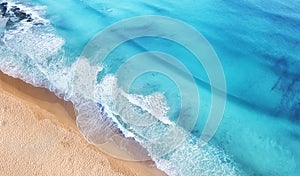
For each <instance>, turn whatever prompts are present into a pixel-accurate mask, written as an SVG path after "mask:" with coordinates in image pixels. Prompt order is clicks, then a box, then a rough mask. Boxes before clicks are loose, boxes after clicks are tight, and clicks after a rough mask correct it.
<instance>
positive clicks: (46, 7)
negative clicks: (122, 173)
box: [0, 0, 300, 175]
mask: <svg viewBox="0 0 300 176" xmlns="http://www.w3.org/2000/svg"><path fill="white" fill-rule="evenodd" d="M8 2H9V5H8V6H10V4H14V3H17V4H16V6H18V7H20V8H21V9H22V10H23V11H25V12H27V13H28V14H31V15H32V18H33V21H32V22H24V21H25V20H21V21H18V20H17V19H16V18H15V17H14V18H13V17H8V16H5V15H2V18H1V21H0V24H1V25H0V27H1V30H0V32H1V33H2V34H1V40H2V42H1V51H0V56H1V60H0V70H2V71H3V72H5V73H7V74H9V75H11V76H14V77H19V78H21V79H23V80H24V81H27V82H29V83H31V84H33V85H36V86H42V87H46V88H48V89H50V90H51V91H53V92H55V93H56V94H57V95H58V96H60V97H62V98H64V99H66V100H71V101H72V102H73V103H74V104H75V105H76V108H77V110H78V111H79V113H78V117H77V124H78V126H79V129H80V130H81V131H82V132H83V134H84V135H85V137H86V138H87V139H88V140H89V141H90V142H92V143H94V144H95V145H101V144H102V143H103V142H104V141H105V139H107V138H109V137H112V136H113V135H115V134H120V133H123V134H124V135H125V136H130V137H133V138H134V139H135V140H136V141H138V142H139V143H140V145H141V146H143V147H144V148H146V150H147V151H148V152H149V155H150V156H151V158H152V159H153V160H154V161H155V162H156V164H157V166H158V167H159V168H160V169H162V170H164V171H165V172H166V173H167V174H168V175H299V174H300V166H299V163H300V152H299V148H300V140H299V139H300V128H299V119H300V94H299V92H300V77H299V76H300V75H299V68H300V60H299V56H300V10H299V9H300V3H299V2H297V1H290V0H288V1H283V0H281V1H278V0H273V1H266V2H262V1H258V0H251V1H238V2H234V1H222V0H213V1H208V0H201V1H198V2H197V1H187V0H184V1H177V2H172V3H171V2H167V1H163V2H162V1H156V0H153V1H151V2H148V1H129V2H126V3H125V2H117V1H111V0H110V1H100V0H82V1H79V0H63V1H60V2H55V1H50V0H37V1H32V0H26V1H22V2H21V1H8ZM141 15H163V16H168V17H172V18H176V19H179V20H182V21H184V22H185V23H187V24H189V25H191V26H193V27H194V28H196V29H197V30H198V31H199V32H201V33H202V34H203V35H204V36H205V38H206V39H207V40H208V41H209V42H210V44H211V45H212V47H213V48H214V49H215V51H216V53H217V55H218V57H219V59H220V62H221V64H222V66H223V70H224V73H225V77H226V86H227V99H226V108H225V112H224V115H223V119H222V121H221V123H220V126H219V128H218V130H217V133H216V134H215V135H214V137H213V138H212V140H211V141H210V142H209V144H208V145H206V146H205V147H201V146H200V145H199V144H198V143H197V140H198V139H197V138H199V136H200V135H201V131H202V129H203V127H204V124H205V122H206V120H207V116H208V114H209V111H210V106H211V90H210V83H209V80H208V77H207V74H206V72H205V70H204V68H203V66H201V64H199V63H197V62H195V56H194V55H193V54H191V53H190V52H189V51H188V50H186V49H185V48H184V47H182V46H180V45H178V44H176V43H174V42H171V41H168V40H165V39H158V38H151V37H143V38H138V39H134V40H133V41H128V42H126V43H124V44H122V45H120V46H119V47H118V48H116V49H115V50H114V52H112V53H110V55H109V56H108V57H107V59H106V60H105V62H104V64H103V65H101V66H100V65H97V64H95V65H93V64H92V65H90V64H88V62H86V60H84V59H80V58H78V57H79V56H80V54H81V52H82V50H83V48H84V46H85V45H86V44H87V42H88V41H89V40H90V39H91V38H92V37H93V36H94V35H95V34H97V33H98V32H99V31H101V30H103V29H104V28H106V27H107V26H109V25H111V24H114V23H115V22H117V21H119V20H123V19H126V18H130V17H135V16H141ZM12 16H13V15H12ZM9 19H11V20H12V21H13V23H14V25H10V26H8V25H7V24H8V23H7V21H8V20H9ZM183 36H184V35H183ZM145 51H159V52H164V53H168V54H170V55H173V56H176V58H177V59H178V60H179V61H181V62H182V63H184V65H185V66H186V68H187V69H188V70H189V71H190V72H191V74H192V76H193V78H194V79H195V80H196V83H197V85H196V87H197V90H198V92H199V99H200V104H195V103H193V102H189V106H188V109H186V110H185V113H186V116H187V120H186V121H185V122H182V123H181V124H176V125H175V132H176V136H179V137H180V136H185V137H186V140H185V141H183V142H181V143H180V144H179V145H178V146H176V148H174V149H173V148H170V150H171V152H169V153H164V152H163V151H164V150H165V149H166V148H167V149H169V148H168V147H169V146H174V143H172V142H173V141H175V142H176V139H172V140H167V139H166V140H165V141H164V140H162V146H158V148H155V147H157V146H152V145H151V143H150V144H149V141H151V140H153V139H161V137H162V135H163V134H166V133H167V132H168V131H171V130H172V126H170V125H168V124H166V123H162V122H163V121H155V118H154V117H153V114H152V115H151V113H149V112H147V111H151V109H150V110H149V109H147V107H148V105H149V104H147V103H146V104H143V103H145V102H146V100H149V99H151V100H153V101H154V102H155V103H156V104H154V105H157V106H158V107H165V106H167V107H168V108H169V110H168V111H167V112H165V111H164V110H165V109H164V108H162V109H159V110H160V112H161V113H166V114H165V115H166V116H167V117H168V118H169V119H171V121H172V122H176V120H177V117H178V114H179V110H180V108H181V106H180V93H182V92H180V91H182V90H179V89H178V88H176V84H175V83H174V81H172V80H171V79H170V78H168V77H167V76H166V75H162V74H159V73H145V74H144V75H142V76H141V77H139V78H137V79H136V80H134V82H133V84H132V86H131V88H130V89H129V90H128V92H125V93H124V92H122V90H121V89H120V87H121V88H122V86H121V85H118V83H119V84H120V82H122V81H123V80H126V75H125V76H124V77H119V80H118V79H117V78H116V77H115V75H116V71H117V69H118V68H119V67H120V66H121V65H122V64H124V63H126V62H128V58H130V57H132V56H134V55H135V54H138V53H141V52H145ZM144 64H145V65H147V63H144ZM151 64H154V65H155V66H156V67H157V68H160V67H165V68H167V69H169V70H171V71H173V72H175V73H176V74H177V75H182V74H183V75H184V73H181V72H178V71H177V70H176V69H175V68H174V65H172V63H163V64H161V63H158V62H157V63H156V62H155V63H151ZM145 65H143V64H139V65H138V67H140V68H143V67H145ZM148 65H149V63H148ZM76 68H83V69H84V70H88V71H89V72H90V73H91V75H90V77H84V78H78V77H77V78H78V79H76V76H75V77H74V75H76V74H78V75H80V74H81V73H77V72H76ZM130 69H132V70H135V69H137V68H135V67H133V68H130ZM129 71H130V70H129ZM128 73H129V72H128ZM180 82H182V83H183V84H184V85H189V84H191V82H190V81H189V80H188V79H180ZM83 84H87V85H88V86H84V87H82V85H83ZM93 84H96V85H95V87H96V88H95V89H96V90H94V87H93V86H94V85H93ZM89 86H91V87H92V88H91V87H89ZM90 88H91V89H92V90H93V92H92V94H91V92H90V91H89V89H90ZM108 89H109V90H108ZM111 89H112V90H113V93H111V92H110V91H112V90H111ZM184 92H187V93H188V91H186V90H184ZM110 93H111V94H112V95H117V96H116V97H113V98H114V99H112V95H111V94H110ZM155 93H163V97H161V96H159V95H160V94H155ZM138 95H139V96H138ZM154 95H156V96H154ZM190 96H194V95H190ZM138 100H142V101H138ZM149 101H150V100H149ZM151 103H152V101H150V105H152V104H151ZM99 107H103V109H101V108H99ZM145 107H146V110H145ZM143 108H144V109H143ZM197 108H199V109H200V113H199V115H198V117H197V123H196V124H195V126H194V127H193V130H192V131H191V133H189V132H188V131H186V130H184V128H183V127H184V126H185V125H186V124H185V123H189V115H190V111H192V110H195V109H197ZM141 109H142V110H141ZM154 116H155V115H154ZM137 117H138V118H141V119H142V120H141V119H138V118H137ZM130 118H133V119H134V118H137V119H134V120H135V121H136V120H141V121H144V120H145V119H147V120H149V121H148V122H149V123H151V125H150V126H147V128H145V127H144V126H139V125H135V124H130V123H127V122H128V121H130V120H131V119H130ZM192 118H193V117H192ZM124 119H125V121H124ZM153 119H154V120H153ZM126 120H127V122H126ZM111 129H112V130H111ZM173 130H174V129H173ZM174 138H175V137H174ZM118 139H120V138H116V140H115V142H116V141H118ZM178 140H180V139H179V138H178ZM124 141H126V140H124ZM177 142H178V141H177ZM116 143H118V142H116ZM118 145H121V146H122V145H124V146H125V148H126V145H128V143H126V142H124V143H122V142H120V144H118ZM124 146H123V147H124ZM126 149H128V150H129V148H126ZM160 152H162V153H160Z"/></svg>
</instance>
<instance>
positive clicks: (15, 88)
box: [0, 71, 165, 176]
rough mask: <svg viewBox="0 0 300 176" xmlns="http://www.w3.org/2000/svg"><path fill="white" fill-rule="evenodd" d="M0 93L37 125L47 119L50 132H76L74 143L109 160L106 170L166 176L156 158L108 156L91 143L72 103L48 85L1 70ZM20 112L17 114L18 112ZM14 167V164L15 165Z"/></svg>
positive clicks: (128, 173) (1, 107) (73, 133)
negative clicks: (34, 83)
mask: <svg viewBox="0 0 300 176" xmlns="http://www.w3.org/2000/svg"><path fill="white" fill-rule="evenodd" d="M0 95H1V96H2V97H4V98H5V99H8V101H12V102H18V103H19V104H20V106H21V107H23V108H25V109H26V110H29V111H31V112H33V116H34V117H30V118H31V119H28V120H29V121H31V120H33V121H35V122H34V123H37V126H38V124H40V123H41V124H43V123H44V122H45V121H47V125H46V126H45V128H47V129H48V128H49V130H52V131H50V132H49V133H52V132H53V128H55V129H56V130H58V133H59V132H63V131H67V133H66V134H61V135H65V136H68V135H75V136H77V137H76V139H77V138H78V139H77V140H75V141H72V142H71V143H72V144H74V145H77V146H76V147H79V146H80V147H81V148H82V147H83V148H84V149H83V150H87V151H90V152H95V153H96V154H97V155H100V156H101V157H103V158H104V160H107V161H108V167H107V166H106V167H104V168H105V169H107V170H111V172H112V173H117V175H118V174H121V175H143V176H152V175H157V176H163V175H165V173H163V172H162V171H160V170H159V169H157V168H156V167H155V164H154V162H153V161H143V162H134V161H124V160H120V159H117V158H113V157H112V156H109V155H107V154H105V153H103V152H102V151H101V149H98V148H97V147H95V146H93V145H91V144H89V143H88V142H87V141H86V140H85V139H84V137H83V136H82V135H81V133H80V132H79V131H78V129H77V127H76V122H75V112H74V108H73V105H72V103H71V102H66V101H64V100H61V99H59V98H58V97H56V96H55V94H54V93H52V92H50V91H49V90H47V89H45V88H38V87H34V86H32V85H30V84H27V83H25V82H23V81H22V80H20V79H17V78H12V77H10V76H8V75H6V74H4V73H2V72H1V71H0ZM2 103H3V104H4V105H1V106H0V109H3V108H4V106H12V105H9V104H8V105H7V104H6V102H2ZM13 113H15V114H17V115H18V114H20V113H23V112H21V111H20V112H19V110H18V112H13ZM5 115H8V114H7V113H5V111H4V116H5ZM17 115H15V116H17ZM28 116H29V115H28ZM4 118H5V117H4ZM0 120H1V119H0ZM48 121H49V122H48ZM26 122H27V120H26ZM1 123H2V122H1ZM3 123H7V122H3ZM52 126H53V127H52ZM12 128H13V127H12ZM11 130H12V129H11ZM13 130H15V131H18V130H19V129H13ZM28 130H29V131H32V132H33V133H35V131H36V130H37V129H30V128H29V129H28ZM4 132H5V131H4ZM0 133H1V128H0ZM17 134H19V135H22V132H21V133H20V131H19V133H17ZM57 135H59V134H57ZM47 136H48V135H47ZM20 137H21V136H20ZM4 140H7V139H4ZM0 142H1V141H0ZM38 144H39V143H38ZM83 144H84V145H83ZM5 145H6V143H5V142H4V146H2V147H5ZM40 145H43V144H40ZM16 147H17V146H16ZM37 147H40V146H37ZM17 148H18V147H17ZM18 152H20V151H18ZM53 152H62V151H55V150H54V151H53ZM77 155H78V157H80V154H76V156H77ZM83 155H84V154H83ZM8 157H9V156H8ZM81 157H82V158H85V157H86V156H81ZM25 158H26V157H25ZM41 158H43V156H41ZM6 159H7V160H9V159H12V158H6ZM87 160H89V161H83V162H91V161H93V160H96V158H95V157H94V158H88V159H87ZM26 164H28V163H24V168H26ZM43 164H46V163H43ZM79 164H80V163H79ZM98 164H99V163H98ZM28 166H29V165H28ZM11 167H13V165H12V166H11ZM41 167H42V166H41ZM45 167H46V166H45ZM99 167H100V166H99ZM109 167H110V168H109ZM27 169H28V168H27ZM53 169H54V170H55V168H53ZM98 169H99V168H98ZM102 169H103V168H102ZM10 170H12V168H10ZM96 170H97V169H96ZM100 170H101V168H100ZM73 172H74V174H75V175H76V171H75V170H74V171H73Z"/></svg>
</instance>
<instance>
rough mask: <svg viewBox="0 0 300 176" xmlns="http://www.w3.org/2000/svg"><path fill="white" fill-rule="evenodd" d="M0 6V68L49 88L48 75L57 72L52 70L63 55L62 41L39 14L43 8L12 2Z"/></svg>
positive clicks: (36, 84) (29, 81)
mask: <svg viewBox="0 0 300 176" xmlns="http://www.w3.org/2000/svg"><path fill="white" fill-rule="evenodd" d="M1 6H2V7H3V8H2V9H1V13H2V17H1V26H2V37H1V44H0V52H1V54H0V57H1V60H0V69H1V70H2V71H3V72H4V73H6V74H8V75H11V76H13V77H16V78H20V79H22V80H24V81H26V82H28V83H31V84H33V85H35V86H42V87H47V88H50V87H52V84H51V81H50V79H49V78H50V76H49V75H51V72H57V70H55V71H54V70H51V67H52V68H53V69H54V67H57V65H58V63H59V62H60V60H61V59H62V57H63V55H64V52H63V49H62V46H63V44H64V40H63V39H62V38H60V37H58V36H57V35H55V34H54V29H53V28H52V27H51V26H50V23H49V22H48V21H47V20H46V19H43V18H42V17H41V16H40V15H39V13H42V9H44V8H43V7H40V6H34V7H29V6H25V5H23V4H19V3H14V2H12V1H6V2H2V3H1ZM12 9H14V10H12ZM22 15H23V16H22ZM54 65H55V66H54ZM49 68H50V69H49Z"/></svg>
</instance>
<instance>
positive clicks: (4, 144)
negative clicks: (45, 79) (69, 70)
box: [0, 72, 165, 176]
mask: <svg viewBox="0 0 300 176" xmlns="http://www.w3.org/2000/svg"><path fill="white" fill-rule="evenodd" d="M0 156H1V157H0V175H105V176H109V175H128V176H133V175H135V176H138V175H142V176H151V175H155V176H160V175H165V174H164V173H163V172H162V171H160V170H158V169H157V168H156V167H155V164H154V163H153V162H152V161H146V162H131V161H124V160H120V159H116V158H113V157H111V156H108V155H107V154H105V153H103V152H101V151H100V150H99V149H98V148H96V147H94V146H93V145H91V144H89V143H88V142H86V140H85V139H84V137H83V136H82V135H81V134H80V133H79V131H78V130H77V127H76V123H75V113H74V110H73V106H72V104H71V103H70V102H65V101H63V100H60V99H59V98H57V97H56V96H55V95H54V94H53V93H51V92H49V91H48V90H47V89H43V88H36V87H33V86H31V85H29V84H26V83H24V82H23V81H21V80H19V79H15V78H11V77H9V76H7V75H5V74H3V73H2V72H0Z"/></svg>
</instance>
